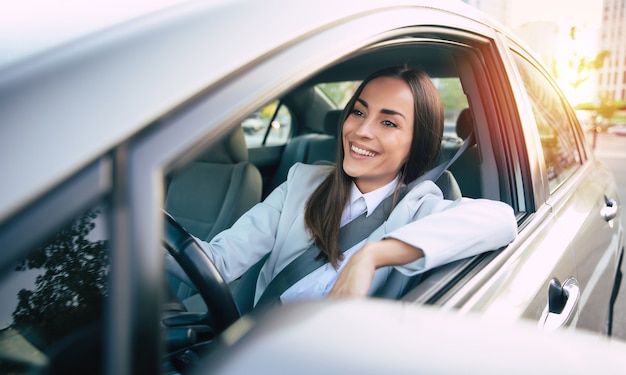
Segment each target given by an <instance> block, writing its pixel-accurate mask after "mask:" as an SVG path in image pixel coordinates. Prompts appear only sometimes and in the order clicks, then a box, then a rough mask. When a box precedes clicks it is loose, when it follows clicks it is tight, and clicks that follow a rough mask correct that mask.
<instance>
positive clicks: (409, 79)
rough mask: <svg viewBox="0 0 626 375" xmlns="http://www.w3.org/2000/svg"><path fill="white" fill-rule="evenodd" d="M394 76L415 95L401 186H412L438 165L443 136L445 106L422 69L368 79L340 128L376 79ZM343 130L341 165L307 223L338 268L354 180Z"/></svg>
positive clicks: (318, 193)
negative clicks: (345, 167) (346, 159)
mask: <svg viewBox="0 0 626 375" xmlns="http://www.w3.org/2000/svg"><path fill="white" fill-rule="evenodd" d="M381 77H391V78H398V79H401V80H403V81H405V82H406V83H407V84H408V85H409V87H410V88H411V91H412V93H413V98H414V105H413V110H414V117H413V118H414V122H413V139H412V141H411V149H410V151H409V157H408V159H407V162H406V163H405V164H404V166H402V168H401V171H402V173H401V176H400V184H399V185H401V184H408V183H409V182H411V181H413V180H415V179H416V178H418V177H419V176H421V175H422V174H424V173H425V172H426V171H427V170H428V169H429V168H430V167H431V165H432V164H433V163H434V162H435V160H436V159H437V157H438V155H439V149H440V147H441V138H442V134H443V104H442V102H441V98H440V96H439V92H438V91H437V88H436V87H435V86H434V84H433V83H432V81H431V80H430V77H429V76H428V75H427V74H426V73H424V72H423V71H421V70H418V69H411V68H408V67H406V66H399V67H391V68H386V69H382V70H379V71H377V72H375V73H373V74H371V75H370V76H369V77H367V78H366V79H365V80H364V81H363V82H362V83H361V84H360V85H359V87H358V89H357V90H356V92H355V93H354V95H353V96H352V98H351V99H350V101H349V102H348V104H347V105H346V107H345V109H344V111H343V114H342V116H341V122H340V126H341V128H342V129H343V123H344V122H345V120H346V118H347V117H348V116H349V115H350V113H351V112H352V110H353V108H354V104H355V102H356V100H357V99H358V98H359V96H360V95H361V92H363V89H364V88H365V86H367V84H368V83H369V82H371V81H372V80H374V79H376V78H381ZM342 133H343V132H342V131H341V132H339V137H340V139H339V141H338V142H337V159H336V160H337V162H336V163H335V168H334V170H333V172H332V173H331V174H330V175H328V177H327V178H326V179H325V180H324V181H323V182H322V183H321V184H320V186H318V188H317V189H316V190H315V191H314V192H313V194H311V197H310V198H309V200H308V201H307V204H306V207H305V213H304V222H305V225H306V227H307V229H308V230H309V232H310V233H311V235H312V236H313V240H314V242H315V245H317V247H318V248H319V249H320V251H321V252H320V256H325V257H326V258H328V260H329V261H330V263H331V264H332V265H333V267H335V268H337V264H338V262H339V260H341V259H342V257H343V254H342V252H341V249H340V248H339V242H338V241H339V225H340V222H341V214H342V211H343V208H344V207H345V205H346V203H347V202H348V199H349V194H350V186H351V183H352V177H350V176H348V175H347V174H346V173H345V172H344V170H343V163H342V162H343V158H344V150H343V142H342V140H341V137H342Z"/></svg>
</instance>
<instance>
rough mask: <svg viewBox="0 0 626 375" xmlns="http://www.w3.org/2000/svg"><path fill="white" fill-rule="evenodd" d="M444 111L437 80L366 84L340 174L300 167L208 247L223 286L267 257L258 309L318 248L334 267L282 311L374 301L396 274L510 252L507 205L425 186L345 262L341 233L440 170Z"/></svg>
mask: <svg viewBox="0 0 626 375" xmlns="http://www.w3.org/2000/svg"><path fill="white" fill-rule="evenodd" d="M442 127H443V106H442V103H441V99H440V97H439V94H438V92H437V90H436V88H435V87H434V85H433V84H432V82H431V80H430V78H429V77H428V76H427V75H426V74H425V73H423V72H421V71H419V70H415V69H408V68H406V67H394V68H388V69H384V70H381V71H378V72H376V73H374V74H372V75H371V76H370V77H368V78H367V79H365V80H364V81H363V82H362V84H361V85H360V87H359V88H358V89H357V91H356V92H355V94H354V96H353V97H352V99H351V100H350V102H349V103H348V104H347V106H346V109H345V111H344V114H343V116H342V129H341V142H338V151H337V152H338V154H337V155H338V157H337V161H338V162H337V163H336V165H335V166H334V167H331V166H317V165H305V164H296V165H294V166H293V167H292V168H291V169H290V171H289V174H288V177H287V181H286V182H285V183H283V184H282V185H280V186H279V187H278V188H276V189H275V190H274V191H273V192H272V193H271V194H270V195H269V196H268V197H267V198H266V199H265V201H263V202H262V203H259V204H258V205H256V206H254V207H253V208H252V209H251V210H250V211H248V212H247V213H246V214H244V215H243V216H242V217H241V218H240V219H239V220H238V221H237V222H236V223H235V224H234V225H233V227H232V228H231V229H228V230H226V231H224V232H222V233H220V234H219V235H217V236H216V237H215V238H214V239H213V240H211V242H210V243H206V242H201V246H202V247H203V249H204V250H205V251H206V253H207V254H208V255H209V257H210V258H211V259H212V260H213V262H214V263H215V265H216V267H217V268H218V269H219V270H220V272H221V273H222V276H223V277H224V279H225V281H226V282H230V281H232V280H235V279H236V278H238V277H239V276H240V275H242V274H243V272H245V271H246V270H247V269H248V268H249V267H251V266H252V265H253V264H255V263H256V262H257V261H259V260H260V259H261V258H262V257H264V256H265V255H266V254H267V253H269V257H268V258H267V261H266V262H265V264H264V265H263V268H262V269H261V271H260V274H259V277H258V280H257V287H256V292H255V293H256V294H255V298H254V300H255V303H256V302H257V301H258V299H259V298H260V296H261V295H262V293H263V291H264V290H265V289H266V288H267V286H268V284H269V283H270V281H271V280H272V279H273V278H274V277H275V276H276V275H277V274H278V273H279V272H280V270H282V269H283V268H284V267H286V266H287V265H288V264H289V263H290V262H291V261H293V260H294V259H295V258H297V257H298V255H299V254H301V253H303V252H304V251H305V250H307V249H308V248H309V247H310V246H311V245H312V244H315V245H317V247H318V248H319V250H320V256H322V257H324V258H326V259H327V260H328V263H326V264H325V265H323V266H321V267H319V268H318V269H316V270H315V271H313V272H311V273H310V274H308V275H307V276H305V277H303V278H302V279H300V280H299V281H298V282H296V283H295V284H294V285H292V286H291V287H290V288H289V289H287V290H286V291H285V292H284V293H282V295H281V296H280V299H281V301H283V302H284V301H291V300H297V299H308V298H321V297H324V296H327V295H329V296H342V297H347V296H359V297H363V296H367V295H372V294H373V293H374V291H375V290H377V289H378V288H379V287H381V286H382V285H384V283H385V281H386V280H387V278H388V277H389V275H390V272H391V270H392V267H393V268H395V269H397V270H398V271H400V272H402V273H404V274H406V275H416V274H419V273H422V272H424V271H426V270H428V269H431V268H433V267H437V266H439V265H442V264H445V263H448V262H451V261H454V260H457V259H461V258H465V257H469V256H472V255H475V254H478V253H481V252H484V251H489V250H493V249H497V248H499V247H501V246H504V245H506V244H507V243H509V242H510V241H511V240H513V238H514V237H515V235H516V233H517V225H516V221H515V217H514V215H513V211H512V209H511V207H509V206H508V205H506V204H504V203H502V202H497V201H489V200H484V199H480V200H472V199H467V198H463V199H460V200H457V201H449V200H444V199H443V195H442V193H441V190H439V188H438V187H437V186H436V185H435V184H434V183H433V182H432V181H428V180H426V181H423V182H421V183H419V184H417V186H415V187H414V188H413V189H412V190H411V191H409V192H408V193H406V195H405V196H404V198H403V199H401V200H398V199H394V200H397V202H394V208H393V210H392V211H391V213H390V214H389V216H388V218H387V220H386V221H385V223H383V225H381V226H380V227H378V228H377V229H376V230H374V231H373V232H372V233H371V234H369V236H367V238H366V239H363V240H362V241H361V242H359V243H358V244H356V245H354V246H352V247H351V248H350V249H347V251H345V252H343V253H342V250H341V249H340V248H339V245H338V238H339V231H340V228H341V227H342V226H344V225H346V224H347V223H348V222H350V221H351V220H353V219H355V218H356V217H357V216H359V215H360V214H361V213H362V212H363V211H365V212H366V213H367V215H370V214H371V213H372V212H374V210H375V208H376V207H377V206H378V205H379V204H380V203H381V202H382V201H383V200H384V199H385V198H386V197H388V196H390V195H393V197H394V198H397V197H398V192H399V190H400V188H401V187H402V186H403V185H405V184H408V183H410V182H411V181H413V180H415V179H416V178H418V177H419V176H421V175H422V174H424V172H425V171H427V170H428V168H429V167H431V166H432V164H433V162H434V161H435V160H436V158H437V156H438V153H439V148H440V144H441V137H442Z"/></svg>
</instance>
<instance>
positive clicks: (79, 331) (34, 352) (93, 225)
mask: <svg viewBox="0 0 626 375" xmlns="http://www.w3.org/2000/svg"><path fill="white" fill-rule="evenodd" d="M103 211H104V210H103V209H102V208H101V207H99V208H94V209H91V210H89V211H87V212H85V213H84V214H83V215H81V216H80V217H78V218H77V219H76V220H75V221H74V222H73V223H71V224H70V225H68V226H67V227H65V228H64V229H62V230H61V231H59V232H58V233H56V235H55V236H54V237H53V238H52V239H51V240H50V242H48V243H47V244H45V245H43V246H41V247H39V248H37V249H35V250H34V251H33V252H31V253H30V254H29V255H28V256H26V257H25V258H23V259H21V260H20V261H19V262H18V263H17V264H16V265H15V267H14V268H13V270H12V272H9V274H8V275H4V276H3V278H2V279H1V280H0V299H1V301H2V303H1V304H0V373H2V374H22V373H32V372H35V370H39V369H43V368H46V367H47V366H48V365H49V364H50V358H48V353H51V352H55V351H56V352H58V350H59V348H60V347H65V348H70V350H71V349H72V348H77V347H79V346H83V344H84V343H87V345H86V348H87V349H85V347H83V348H82V351H81V352H82V353H86V351H85V350H87V351H88V350H89V348H95V347H96V345H97V344H96V343H95V341H96V340H97V339H96V338H95V337H94V334H93V332H94V329H95V328H96V326H97V323H99V322H101V320H102V314H103V305H104V298H105V297H106V296H107V292H108V287H107V285H108V283H107V282H108V280H107V277H108V274H109V270H110V264H109V245H108V240H107V233H108V231H107V230H106V225H105V223H106V220H105V215H104V214H103ZM88 332H91V333H88ZM81 340H83V341H81ZM90 345H91V346H90Z"/></svg>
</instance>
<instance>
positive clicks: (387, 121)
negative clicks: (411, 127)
mask: <svg viewBox="0 0 626 375" xmlns="http://www.w3.org/2000/svg"><path fill="white" fill-rule="evenodd" d="M383 125H385V126H389V127H392V128H397V127H398V125H396V124H395V123H394V122H391V121H389V120H385V121H383Z"/></svg>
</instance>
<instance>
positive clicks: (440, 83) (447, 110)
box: [433, 77, 469, 141]
mask: <svg viewBox="0 0 626 375" xmlns="http://www.w3.org/2000/svg"><path fill="white" fill-rule="evenodd" d="M433 83H434V84H435V87H437V90H438V91H439V95H440V96H441V101H442V102H443V110H444V124H443V135H444V141H445V140H446V139H450V138H458V135H457V133H456V120H457V118H458V117H459V114H460V113H461V111H462V110H463V109H464V108H467V107H469V104H468V103H467V97H466V96H465V93H464V92H463V87H462V86H461V80H460V79H459V78H458V77H450V78H433Z"/></svg>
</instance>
